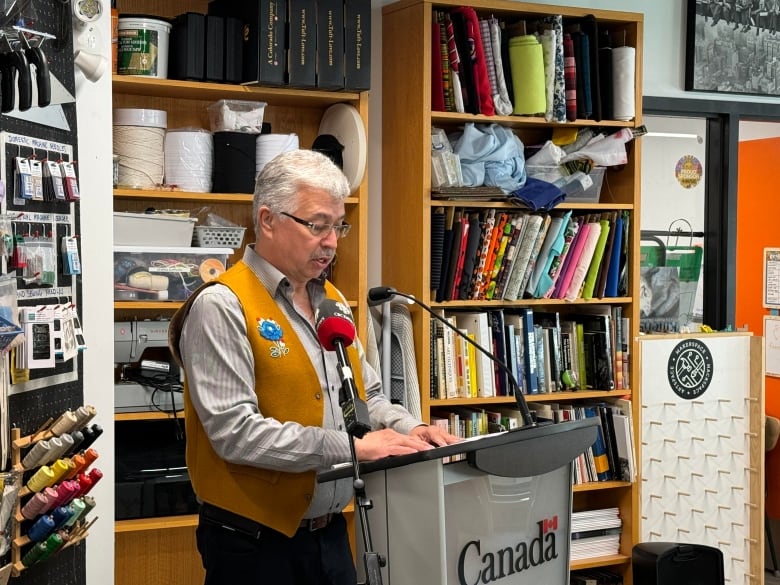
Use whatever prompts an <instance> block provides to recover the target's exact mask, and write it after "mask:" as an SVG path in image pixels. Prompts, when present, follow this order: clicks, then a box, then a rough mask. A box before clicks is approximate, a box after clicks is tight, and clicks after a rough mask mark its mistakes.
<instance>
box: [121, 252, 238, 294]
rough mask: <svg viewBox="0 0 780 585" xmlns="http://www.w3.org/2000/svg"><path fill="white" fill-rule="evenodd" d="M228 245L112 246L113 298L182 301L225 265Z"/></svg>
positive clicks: (225, 266)
mask: <svg viewBox="0 0 780 585" xmlns="http://www.w3.org/2000/svg"><path fill="white" fill-rule="evenodd" d="M232 253H233V250H232V249H231V248H178V247H142V246H114V300H117V301H184V300H187V298H188V297H189V296H190V295H191V294H192V293H193V292H195V290H196V289H197V288H198V287H199V286H200V285H202V284H203V283H204V282H208V281H210V280H213V279H214V278H216V277H217V276H219V275H220V274H222V273H223V272H224V271H225V270H226V268H227V260H228V258H229V257H230V255H231V254H232Z"/></svg>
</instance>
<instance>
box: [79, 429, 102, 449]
mask: <svg viewBox="0 0 780 585" xmlns="http://www.w3.org/2000/svg"><path fill="white" fill-rule="evenodd" d="M82 432H83V433H84V442H83V443H82V444H81V450H82V451H83V450H85V449H88V448H89V447H91V446H92V444H93V443H94V442H95V441H97V440H98V437H100V435H102V434H103V427H101V426H100V425H99V424H97V423H96V424H94V425H92V426H91V427H85V428H84V430H83V431H82Z"/></svg>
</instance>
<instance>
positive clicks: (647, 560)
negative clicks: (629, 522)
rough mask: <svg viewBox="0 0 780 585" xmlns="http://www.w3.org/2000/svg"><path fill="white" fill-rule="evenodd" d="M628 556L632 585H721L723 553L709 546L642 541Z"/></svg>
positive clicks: (722, 582) (722, 581)
mask: <svg viewBox="0 0 780 585" xmlns="http://www.w3.org/2000/svg"><path fill="white" fill-rule="evenodd" d="M631 556H632V569H633V576H634V585H724V576H723V553H722V552H721V551H720V550H718V549H717V548H714V547H711V546H705V545H703V544H681V543H677V542H643V543H639V544H637V545H636V546H634V549H633V551H632V555H631Z"/></svg>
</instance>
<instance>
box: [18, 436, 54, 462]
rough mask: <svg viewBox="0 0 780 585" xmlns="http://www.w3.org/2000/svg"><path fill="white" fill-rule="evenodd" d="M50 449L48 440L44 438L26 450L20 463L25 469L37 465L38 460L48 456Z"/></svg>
mask: <svg viewBox="0 0 780 585" xmlns="http://www.w3.org/2000/svg"><path fill="white" fill-rule="evenodd" d="M50 451H51V445H49V441H47V440H46V439H44V440H42V441H38V442H37V443H35V445H33V446H32V449H30V450H29V451H28V452H27V455H25V456H24V459H22V465H23V466H24V468H25V469H32V468H33V467H35V466H36V465H38V464H39V462H41V461H43V459H44V457H48V453H49V452H50Z"/></svg>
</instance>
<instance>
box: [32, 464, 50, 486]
mask: <svg viewBox="0 0 780 585" xmlns="http://www.w3.org/2000/svg"><path fill="white" fill-rule="evenodd" d="M52 477H54V473H53V472H52V470H51V469H49V467H48V466H47V465H44V466H43V467H41V468H40V469H39V470H38V471H36V472H35V474H34V475H33V476H32V477H31V478H30V479H29V480H27V489H29V490H30V491H31V492H39V491H41V490H42V489H43V488H45V487H48V486H49V485H50V484H49V481H50V480H51V478H52Z"/></svg>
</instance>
